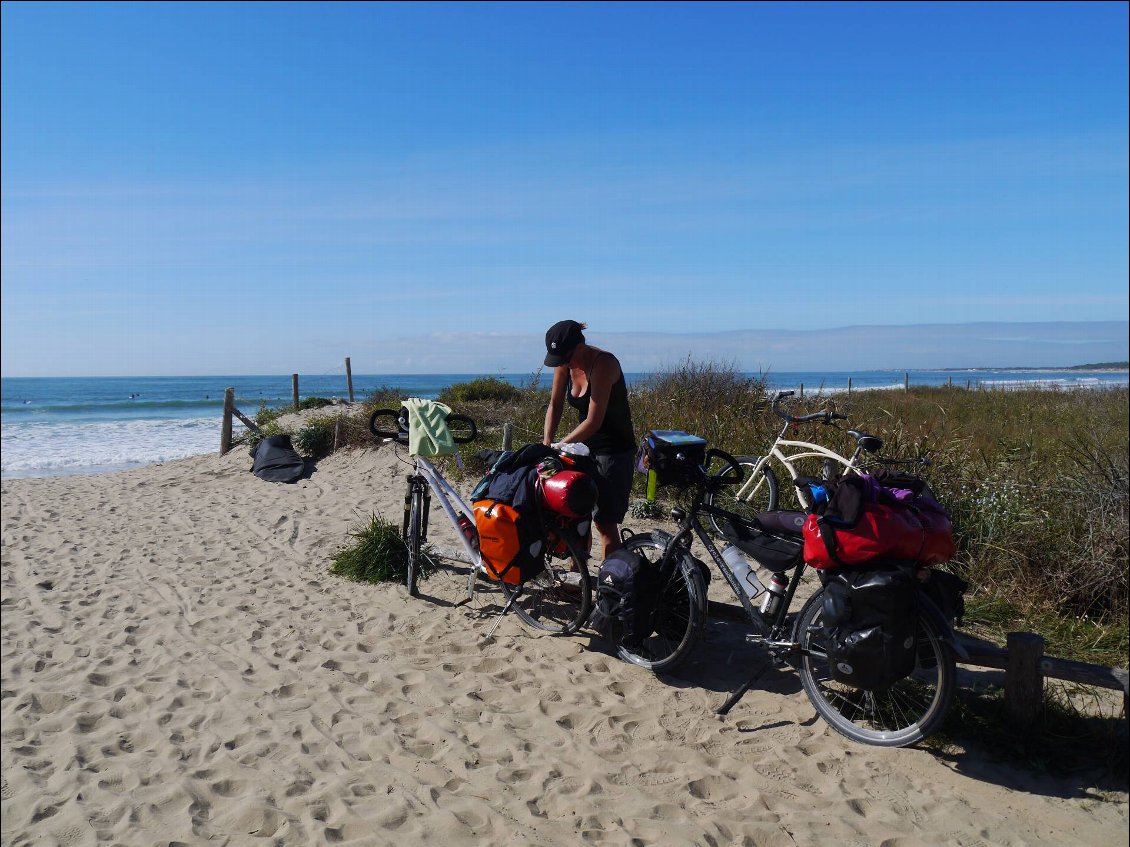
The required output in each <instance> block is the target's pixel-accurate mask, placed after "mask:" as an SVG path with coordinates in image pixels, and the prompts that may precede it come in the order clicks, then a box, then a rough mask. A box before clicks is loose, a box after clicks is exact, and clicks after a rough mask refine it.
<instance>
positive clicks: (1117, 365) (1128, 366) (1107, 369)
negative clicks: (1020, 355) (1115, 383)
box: [911, 362, 1130, 373]
mask: <svg viewBox="0 0 1130 847" xmlns="http://www.w3.org/2000/svg"><path fill="white" fill-rule="evenodd" d="M911 370H915V369H914V368H911ZM937 370H939V371H944V372H946V373H950V372H953V373H994V372H997V371H1014V372H1015V371H1020V372H1023V373H1071V372H1072V371H1097V372H1099V373H1122V372H1123V371H1130V362H1099V363H1098V364H1094V365H1069V366H1067V367H1063V366H1060V367H1052V368H1035V367H1032V366H1031V365H1025V366H1023V367H1015V368H938V369H937Z"/></svg>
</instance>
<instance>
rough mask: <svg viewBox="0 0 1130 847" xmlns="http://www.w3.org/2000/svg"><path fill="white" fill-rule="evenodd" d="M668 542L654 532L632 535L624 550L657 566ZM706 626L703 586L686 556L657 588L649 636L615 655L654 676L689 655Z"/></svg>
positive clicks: (622, 647) (619, 648)
mask: <svg viewBox="0 0 1130 847" xmlns="http://www.w3.org/2000/svg"><path fill="white" fill-rule="evenodd" d="M670 541H671V536H670V535H669V534H667V533H666V532H661V531H659V530H656V531H655V532H651V533H647V534H643V533H641V534H639V535H633V536H632V537H631V538H629V539H628V540H627V541H626V542H624V547H625V548H627V549H628V550H631V551H632V552H633V553H638V554H639V555H641V556H643V557H644V558H645V559H647V561H648V562H650V563H651V567H658V566H659V561H660V560H661V559H662V558H663V551H664V550H666V548H667V544H668V543H669V542H670ZM705 625H706V584H705V582H704V581H703V578H702V574H701V573H699V570H698V565H696V564H695V563H694V561H693V560H692V559H691V558H690V557H689V556H680V557H679V561H678V562H677V563H676V565H675V569H674V570H673V571H672V573H671V575H670V576H669V577H668V578H667V579H666V580H665V582H664V584H663V585H661V586H658V596H657V598H656V601H655V612H654V614H653V616H652V627H653V631H652V633H651V634H650V635H649V636H647V638H645V639H643V640H642V641H641V642H639V643H635V644H623V643H621V644H619V645H617V653H618V654H619V656H620V658H621V659H623V660H624V661H625V662H631V663H632V664H633V665H639V666H640V667H642V668H647V669H648V670H651V671H654V672H655V673H662V672H664V671H670V670H672V669H673V668H675V667H676V666H678V665H679V663H680V662H682V661H683V660H684V659H685V658H686V657H687V656H688V655H690V652H691V650H693V649H694V645H695V643H696V642H697V641H698V639H699V636H700V635H701V634H702V630H703V627H704V626H705Z"/></svg>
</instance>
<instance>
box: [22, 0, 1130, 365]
mask: <svg viewBox="0 0 1130 847" xmlns="http://www.w3.org/2000/svg"><path fill="white" fill-rule="evenodd" d="M1127 9H1128V6H1127V4H1125V3H1106V4H1084V3H1072V4H1055V3H1039V4H1025V3H1003V4H975V3H974V4H970V3H965V4H941V5H934V4H926V3H923V4H907V5H899V4H862V3H859V4H857V3H847V4H824V3H805V4H719V5H712V4H704V3H696V4H691V5H681V4H669V3H663V4H647V3H633V4H624V5H619V4H536V5H533V4H531V5H525V4H519V3H506V4H497V5H496V4H472V3H460V4H453V5H447V4H408V5H399V4H373V5H368V4H360V3H353V4H341V5H337V4H332V3H319V4H317V5H305V4H271V3H254V4H246V5H245V4H186V5H181V4H169V3H162V4H145V3H142V4H128V3H119V4H108V5H101V4H78V5H54V4H45V3H33V4H32V3H9V2H5V3H4V4H3V21H2V29H0V37H2V46H3V49H2V55H0V61H2V80H0V84H2V93H3V99H2V122H0V134H2V153H3V186H2V247H0V253H2V255H0V261H2V273H3V277H2V280H3V303H2V306H3V308H2V336H0V345H2V368H3V373H4V374H5V375H11V376H16V375H44V374H146V373H147V374H166V373H167V374H187V373H261V372H273V373H290V372H293V371H296V370H300V371H306V372H322V371H324V370H327V369H329V368H331V367H334V366H336V365H337V363H339V362H340V361H341V359H342V358H343V357H344V356H347V355H348V356H351V357H352V359H353V367H354V370H355V371H357V372H390V373H391V372H410V371H413V370H442V371H450V372H464V371H474V370H478V369H479V363H481V362H484V361H488V362H489V361H496V362H497V363H498V364H497V365H496V366H497V367H499V368H502V367H505V368H508V369H511V370H525V369H533V368H535V367H537V365H538V364H539V362H540V358H541V355H540V353H541V351H540V350H539V348H540V347H541V335H542V333H543V332H544V329H545V327H546V326H548V325H549V324H550V323H552V322H554V321H556V320H558V319H560V318H561V317H573V318H576V319H578V320H584V321H587V322H588V323H589V325H590V327H591V330H592V335H593V338H594V339H597V340H599V339H602V338H614V337H616V336H617V334H622V333H645V332H647V333H668V334H669V333H676V334H686V335H685V337H686V338H690V337H692V336H693V337H695V338H700V337H701V336H702V334H704V333H713V332H719V333H734V332H736V331H741V330H755V331H765V332H769V331H774V332H776V331H783V330H821V329H826V328H831V327H845V326H855V325H882V326H899V325H915V324H964V323H969V322H977V321H986V320H988V321H1006V322H1025V323H1039V322H1063V321H1069V322H1084V323H1080V325H1079V327H1077V328H1076V329H1075V330H1074V331H1075V332H1076V333H1077V334H1080V336H1081V338H1082V337H1083V336H1086V334H1087V332H1088V326H1086V325H1085V324H1090V323H1092V322H1094V327H1095V331H1096V332H1100V329H1099V328H1100V327H1102V326H1104V325H1102V324H1100V323H1098V322H1102V321H1111V320H1114V321H1125V320H1126V317H1127V311H1128V300H1127V279H1128V275H1130V259H1128V255H1130V249H1128V240H1127V231H1128V229H1130V219H1128V205H1130V204H1128V179H1130V173H1128V150H1130V145H1128V112H1127V101H1128V99H1130V93H1128V75H1130V70H1128V46H1127V32H1128V14H1127ZM1027 331H1028V330H1026V332H1027ZM1033 332H1035V333H1036V335H1038V334H1039V333H1038V328H1037V330H1033ZM1101 332H1102V333H1105V334H1106V335H1109V332H1110V330H1109V326H1106V327H1105V328H1103V329H1102V330H1101ZM1116 334H1117V333H1116ZM913 335H914V334H913V333H910V334H909V336H908V335H907V334H906V333H900V334H899V335H898V338H899V339H900V340H899V341H898V345H897V346H896V345H895V344H894V343H893V342H888V347H883V343H884V342H883V336H882V333H875V337H876V339H877V340H876V341H875V342H874V345H875V346H876V349H866V350H864V349H860V350H859V351H848V352H845V351H842V350H837V351H829V354H828V357H827V365H826V367H827V368H828V369H830V370H842V369H845V368H850V367H856V366H858V365H855V364H853V361H855V360H853V359H852V358H851V355H853V353H854V352H858V353H859V356H858V357H857V359H858V361H864V359H866V361H869V362H870V361H876V360H878V358H879V357H880V354H881V355H886V356H889V357H890V359H891V361H890V363H889V365H890V366H891V367H902V366H905V365H906V363H907V362H908V360H909V359H910V358H911V357H912V356H920V355H921V354H923V352H924V349H925V348H923V349H916V348H915V347H914V342H913ZM656 337H657V338H660V339H662V337H663V336H656ZM679 337H680V338H684V336H682V335H681V336H679ZM734 337H736V338H741V337H745V336H741V335H740V334H738V335H737V336H734ZM1104 337H1105V336H1104ZM719 340H721V339H719ZM1083 340H1084V341H1085V340H1086V339H1085V338H1084V339H1083ZM861 343H862V344H866V342H861ZM972 343H974V342H969V341H966V342H963V344H966V345H968V344H972ZM663 345H664V342H663V341H662V340H660V341H659V342H658V345H657V346H660V347H662V346H663ZM678 347H679V344H675V345H674V347H673V348H672V350H674V349H675V348H678ZM428 348H432V349H441V350H444V351H448V350H450V351H452V353H451V362H450V366H448V367H444V368H435V367H432V366H428V367H424V366H423V365H422V364H421V362H423V361H424V360H425V357H424V356H423V355H419V354H421V353H423V352H426V350H427V349H428ZM714 349H715V345H712V346H711V350H714ZM719 349H720V350H721V353H716V354H715V355H720V356H725V355H726V353H727V351H728V350H729V349H731V348H725V347H724V346H723V347H721V348H719ZM1113 349H1115V352H1118V351H1122V353H1121V356H1120V358H1125V355H1126V354H1125V350H1126V334H1125V330H1123V331H1122V334H1121V337H1120V338H1117V339H1115V347H1114V348H1113ZM930 350H931V351H933V352H932V353H931V355H937V356H938V357H939V360H938V361H936V362H930V363H929V364H932V365H934V366H939V367H944V366H953V365H957V364H959V363H957V362H954V361H948V360H946V358H947V353H946V351H945V350H942V351H940V352H939V351H937V350H936V348H930ZM671 352H672V351H669V350H657V351H656V356H659V357H660V358H666V359H669V358H670V354H671ZM681 352H682V351H680V353H681ZM689 352H691V353H692V354H693V353H694V352H695V351H694V349H691V350H690V351H689ZM954 352H955V354H956V352H957V351H954ZM961 352H962V353H971V352H977V351H975V350H974V351H971V350H968V349H964V350H962V351H961ZM989 352H990V350H989V348H986V350H985V353H986V355H988V354H989ZM781 355H782V359H783V360H782V361H770V362H764V361H760V360H758V361H750V360H748V359H747V348H746V347H744V346H742V344H735V345H734V346H733V347H732V356H731V357H730V358H732V359H733V360H734V361H737V362H738V364H741V365H745V366H746V367H749V368H751V369H756V368H758V367H772V368H774V369H776V370H789V369H791V368H794V367H795V368H799V367H800V364H799V362H794V361H792V360H790V359H789V357H788V355H787V354H786V353H782V354H781ZM845 357H846V358H845ZM955 358H956V356H955ZM428 361H434V359H431V358H430V359H428ZM1018 363H1019V362H1017V361H1008V362H997V363H994V362H985V364H1007V365H1015V364H1018ZM1047 363H1049V361H1048V360H1042V361H1040V362H1038V364H1047ZM1064 363H1065V364H1069V363H1071V362H1070V361H1066V362H1064ZM625 364H626V365H630V366H631V369H647V368H648V367H650V365H649V364H648V363H647V362H645V361H643V360H641V361H632V362H631V363H627V362H626V363H625ZM472 365H475V366H474V367H473V366H472Z"/></svg>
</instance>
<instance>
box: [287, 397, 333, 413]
mask: <svg viewBox="0 0 1130 847" xmlns="http://www.w3.org/2000/svg"><path fill="white" fill-rule="evenodd" d="M332 405H334V401H333V400H330V399H328V398H326V397H303V398H302V399H301V400H299V401H298V411H300V412H305V411H308V410H310V409H324V408H325V407H326V406H332ZM290 409H291V410H292V411H293V409H294V407H293V406H291V407H290Z"/></svg>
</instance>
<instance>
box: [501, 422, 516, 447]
mask: <svg viewBox="0 0 1130 847" xmlns="http://www.w3.org/2000/svg"><path fill="white" fill-rule="evenodd" d="M513 446H514V424H511V423H504V424H503V425H502V449H503V450H510V449H512V448H513Z"/></svg>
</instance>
